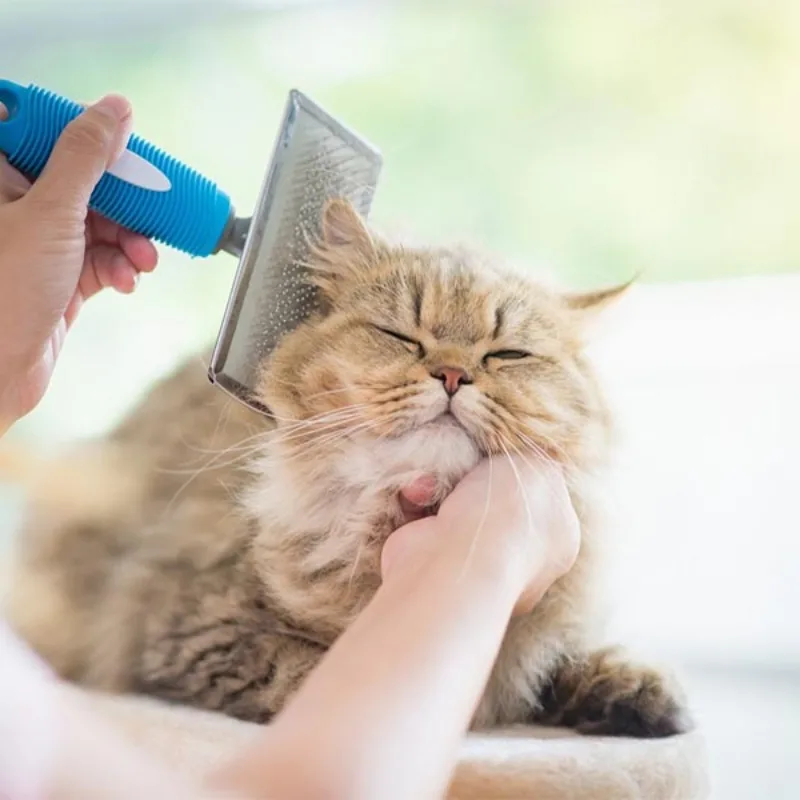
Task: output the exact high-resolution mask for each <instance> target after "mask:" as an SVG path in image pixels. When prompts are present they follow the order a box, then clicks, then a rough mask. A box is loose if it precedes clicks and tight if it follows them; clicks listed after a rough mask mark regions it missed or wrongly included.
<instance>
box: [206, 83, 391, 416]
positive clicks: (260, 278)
mask: <svg viewBox="0 0 800 800" xmlns="http://www.w3.org/2000/svg"><path fill="white" fill-rule="evenodd" d="M381 165H382V159H381V155H380V153H379V152H378V151H377V150H376V149H375V148H374V147H372V146H371V145H369V144H368V143H367V142H365V141H363V140H362V139H361V138H360V137H358V136H357V135H356V134H355V133H353V132H352V131H350V130H348V129H347V128H346V127H344V126H343V125H341V124H340V123H339V122H337V121H336V120H335V119H333V117H331V116H330V115H329V114H326V113H325V112H324V111H323V110H322V109H321V108H320V107H319V106H318V105H316V104H315V103H314V102H312V101H311V100H310V99H309V98H308V97H306V96H305V95H304V94H302V93H301V92H298V91H297V90H292V91H291V92H290V93H289V99H288V102H287V105H286V111H285V113H284V117H283V122H282V124H281V128H280V132H279V134H278V139H277V142H276V144H275V151H274V153H273V156H272V163H271V164H270V167H269V171H268V173H267V177H266V180H265V182H264V185H263V187H262V189H261V194H260V197H259V200H258V206H257V208H256V212H255V214H254V215H253V218H252V222H251V223H250V225H249V233H248V234H247V238H246V240H245V243H244V249H243V250H242V253H241V258H240V259H239V267H238V269H237V271H236V277H235V279H234V284H233V289H232V290H231V294H230V297H229V298H228V305H227V308H226V309H225V317H224V319H223V321H222V326H221V328H220V331H219V335H218V337H217V342H216V345H215V347H214V352H213V355H212V358H211V365H210V366H209V371H208V374H209V378H210V379H211V381H212V382H213V383H215V384H217V385H218V386H220V387H222V388H223V389H224V390H225V391H227V392H228V393H229V394H231V395H233V397H235V398H236V399H238V400H240V401H242V402H244V403H246V404H247V405H248V406H250V407H251V408H253V409H256V410H258V411H261V412H265V413H269V411H268V409H266V408H264V406H263V405H262V404H261V403H260V402H259V401H258V400H257V398H256V397H255V393H254V389H255V386H256V383H257V381H258V379H259V367H260V365H261V364H262V363H263V362H264V359H265V358H266V357H267V356H268V355H269V353H270V351H272V349H273V348H274V347H275V346H276V345H277V343H278V341H279V340H280V338H281V337H282V336H283V335H284V334H285V333H287V332H288V331H291V330H293V329H294V328H295V327H297V326H298V325H299V324H300V323H301V322H302V321H303V320H304V319H306V318H307V317H308V315H309V314H310V313H311V312H312V311H313V310H314V308H315V306H316V293H315V291H314V289H313V288H312V287H311V286H310V285H309V284H308V282H307V269H306V267H305V266H304V264H306V263H307V262H308V257H309V241H313V240H314V239H315V238H317V237H318V236H319V233H320V227H321V221H322V209H323V206H324V205H325V202H326V201H327V200H329V199H330V198H333V197H343V198H347V199H348V200H350V202H351V203H352V204H353V206H354V208H356V210H357V211H358V212H359V213H360V214H361V215H362V216H364V217H366V216H367V214H368V213H369V210H370V206H371V205H372V196H373V193H374V191H375V186H376V185H377V182H378V175H379V174H380V170H381ZM232 225H233V228H236V226H238V231H236V232H233V230H232V235H231V238H233V239H235V238H236V237H237V235H238V238H239V239H240V240H241V234H242V231H243V228H244V226H246V225H247V220H236V221H235V222H233V223H232Z"/></svg>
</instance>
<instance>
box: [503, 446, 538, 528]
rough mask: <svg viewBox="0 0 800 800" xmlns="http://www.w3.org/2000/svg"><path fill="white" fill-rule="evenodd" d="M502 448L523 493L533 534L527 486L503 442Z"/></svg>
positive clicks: (529, 525) (526, 513) (526, 512)
mask: <svg viewBox="0 0 800 800" xmlns="http://www.w3.org/2000/svg"><path fill="white" fill-rule="evenodd" d="M500 446H501V447H502V448H503V452H504V453H505V454H506V457H507V458H508V463H509V464H510V465H511V469H512V470H513V471H514V477H515V478H516V479H517V485H518V486H519V490H520V492H521V493H522V502H523V505H524V506H525V515H526V516H527V518H528V534H531V533H532V532H533V513H532V512H531V506H530V503H529V502H528V495H527V493H526V491H525V484H523V482H522V477H521V476H520V474H519V470H518V469H517V465H516V464H515V463H514V459H513V458H511V454H510V453H509V452H508V448H507V447H506V446H505V443H503V442H501V444H500Z"/></svg>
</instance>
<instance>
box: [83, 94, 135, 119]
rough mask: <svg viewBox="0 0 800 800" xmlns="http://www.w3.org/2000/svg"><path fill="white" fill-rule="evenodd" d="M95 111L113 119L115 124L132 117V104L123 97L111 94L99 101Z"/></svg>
mask: <svg viewBox="0 0 800 800" xmlns="http://www.w3.org/2000/svg"><path fill="white" fill-rule="evenodd" d="M92 108H93V109H95V111H99V112H100V113H101V114H103V115H104V116H106V117H109V118H110V119H113V120H114V122H123V121H125V120H126V119H128V118H129V117H130V116H131V113H132V111H131V104H130V103H129V102H128V101H127V100H126V99H125V98H124V97H122V96H121V95H118V94H109V95H106V96H105V97H104V98H102V100H98V101H97V102H96V103H95V104H94V105H93V106H92Z"/></svg>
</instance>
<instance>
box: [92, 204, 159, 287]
mask: <svg viewBox="0 0 800 800" xmlns="http://www.w3.org/2000/svg"><path fill="white" fill-rule="evenodd" d="M87 224H88V228H89V234H90V237H89V244H90V245H92V244H111V245H113V244H116V245H119V248H120V249H121V250H122V252H123V253H125V255H126V256H127V257H128V258H129V259H130V261H131V263H132V264H133V265H134V266H135V267H136V269H138V270H139V272H152V271H153V270H154V269H155V268H156V265H157V264H158V250H157V249H156V246H155V245H154V244H153V243H152V242H151V241H150V240H149V239H148V238H147V237H146V236H142V235H141V234H138V233H133V232H132V231H129V230H126V229H125V228H123V227H121V226H120V225H118V224H117V223H116V222H112V221H111V220H110V219H106V218H105V217H103V216H101V215H100V214H97V213H95V212H93V211H92V212H89V216H88V217H87Z"/></svg>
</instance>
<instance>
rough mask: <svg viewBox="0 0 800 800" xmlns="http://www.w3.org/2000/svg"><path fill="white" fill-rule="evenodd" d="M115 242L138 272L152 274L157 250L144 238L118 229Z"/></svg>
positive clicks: (156, 259)
mask: <svg viewBox="0 0 800 800" xmlns="http://www.w3.org/2000/svg"><path fill="white" fill-rule="evenodd" d="M117 241H118V242H119V246H120V248H121V249H122V252H123V253H124V254H125V255H126V256H127V257H128V260H129V261H130V262H131V264H133V266H134V267H135V268H136V269H137V270H138V271H139V272H152V271H153V270H154V269H155V268H156V265H157V264H158V250H156V246H155V245H154V244H153V243H152V242H151V241H150V240H149V239H148V238H147V237H146V236H141V235H140V234H138V233H132V232H131V231H128V230H125V228H119V229H118V236H117Z"/></svg>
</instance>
